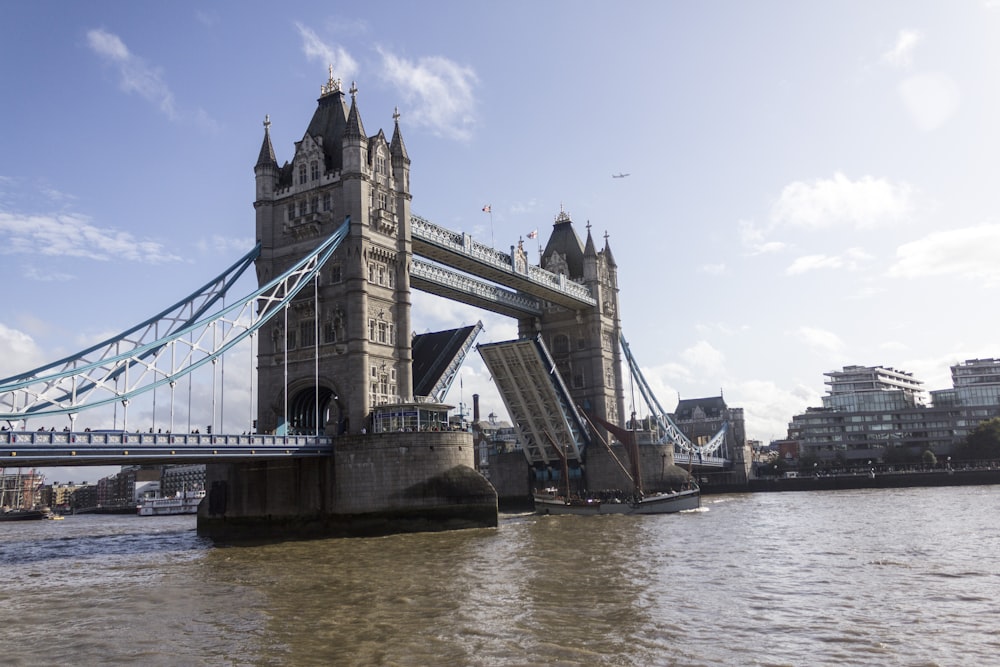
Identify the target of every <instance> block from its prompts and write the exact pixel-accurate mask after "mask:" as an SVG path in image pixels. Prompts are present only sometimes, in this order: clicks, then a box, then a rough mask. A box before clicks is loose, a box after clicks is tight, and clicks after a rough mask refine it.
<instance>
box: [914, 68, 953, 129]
mask: <svg viewBox="0 0 1000 667" xmlns="http://www.w3.org/2000/svg"><path fill="white" fill-rule="evenodd" d="M899 96H900V97H901V98H902V100H903V106H904V107H905V108H906V111H907V113H909V115H910V119H911V120H912V121H913V124H914V125H916V126H917V128H918V129H920V130H923V131H925V132H928V131H930V130H935V129H937V128H939V127H941V126H942V125H944V124H945V123H947V122H948V121H949V120H951V118H952V117H953V116H954V115H955V113H956V112H957V111H958V107H959V103H960V101H961V94H960V92H959V89H958V84H957V83H955V82H954V81H953V80H952V79H951V78H950V77H948V76H946V75H944V74H933V73H932V74H915V75H913V76H911V77H908V78H906V79H905V80H903V82H902V83H900V84H899Z"/></svg>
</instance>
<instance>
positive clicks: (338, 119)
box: [306, 89, 347, 170]
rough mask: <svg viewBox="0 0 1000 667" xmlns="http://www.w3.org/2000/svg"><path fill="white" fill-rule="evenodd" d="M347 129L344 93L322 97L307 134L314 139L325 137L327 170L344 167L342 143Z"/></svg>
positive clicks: (339, 92) (337, 91)
mask: <svg viewBox="0 0 1000 667" xmlns="http://www.w3.org/2000/svg"><path fill="white" fill-rule="evenodd" d="M346 128H347V105H346V104H345V102H344V93H343V92H342V91H340V90H339V89H338V90H336V91H334V92H330V93H327V94H326V95H323V96H322V97H320V98H319V99H318V100H317V105H316V111H315V113H313V117H312V120H311V121H309V127H308V128H307V129H306V132H308V133H309V136H311V137H313V138H316V137H323V153H324V154H325V156H326V168H327V170H331V169H334V170H336V169H340V168H341V167H343V157H344V155H343V150H342V145H343V144H342V142H341V141H342V139H343V137H344V131H345V129H346Z"/></svg>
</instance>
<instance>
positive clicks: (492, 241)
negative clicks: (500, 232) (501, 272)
mask: <svg viewBox="0 0 1000 667" xmlns="http://www.w3.org/2000/svg"><path fill="white" fill-rule="evenodd" d="M483 213H489V214H490V247H491V248H493V249H494V250H496V249H497V243H496V239H494V238H493V205H492V204H487V205H486V206H484V207H483Z"/></svg>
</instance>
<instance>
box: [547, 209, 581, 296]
mask: <svg viewBox="0 0 1000 667" xmlns="http://www.w3.org/2000/svg"><path fill="white" fill-rule="evenodd" d="M553 252H558V253H559V254H560V255H562V256H563V257H565V258H566V264H567V266H568V267H569V277H570V278H571V279H573V280H579V279H582V278H583V243H581V242H580V237H579V236H577V235H576V230H575V229H573V221H572V220H570V218H569V215H568V214H566V213H565V212H560V213H559V215H558V216H556V221H555V224H553V225H552V235H551V236H549V241H548V243H546V244H545V252H543V253H542V256H543V257H544V258H545V261H548V259H549V257H550V256H551V255H552V253H553Z"/></svg>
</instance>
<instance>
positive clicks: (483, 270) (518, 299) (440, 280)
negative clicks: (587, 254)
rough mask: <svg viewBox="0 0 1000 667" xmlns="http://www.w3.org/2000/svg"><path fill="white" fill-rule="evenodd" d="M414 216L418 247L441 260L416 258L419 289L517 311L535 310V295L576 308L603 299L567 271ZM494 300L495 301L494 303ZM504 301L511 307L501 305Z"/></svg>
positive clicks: (415, 282)
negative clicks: (550, 268) (536, 263)
mask: <svg viewBox="0 0 1000 667" xmlns="http://www.w3.org/2000/svg"><path fill="white" fill-rule="evenodd" d="M410 218H411V223H412V238H413V253H414V254H415V255H417V256H418V257H423V258H426V259H429V260H432V261H433V262H436V263H437V265H440V266H435V265H432V264H428V263H422V264H421V263H418V262H414V266H415V267H417V268H415V270H414V272H413V273H414V274H415V275H414V276H411V280H412V281H413V282H412V284H413V286H414V287H417V288H418V289H424V290H426V291H430V292H432V293H435V294H440V295H441V296H447V297H448V298H451V299H455V300H456V301H462V302H464V303H470V304H472V305H476V306H480V307H484V308H488V309H490V310H494V312H500V313H503V314H507V315H512V316H514V317H517V316H518V315H519V314H524V313H525V312H527V313H528V314H531V311H532V309H534V308H537V307H538V304H537V301H536V302H535V303H532V302H533V301H534V300H533V299H532V298H531V297H534V299H542V300H544V301H548V302H550V303H554V304H556V305H558V306H562V307H563V308H568V309H570V310H579V309H581V308H594V307H595V306H596V305H597V301H596V300H595V299H594V297H593V295H592V294H591V293H590V290H589V289H588V288H587V287H585V286H583V285H580V284H579V283H575V282H573V281H572V280H569V279H568V278H567V277H566V276H564V275H559V274H555V273H552V272H551V271H546V270H545V269H542V268H540V267H537V266H533V265H532V264H530V263H529V262H527V261H517V260H516V259H515V258H514V257H512V256H511V255H509V254H507V253H504V252H500V251H499V250H496V249H495V248H489V247H487V246H485V245H483V244H481V243H478V242H476V241H475V240H473V238H472V237H471V236H470V235H468V234H466V233H464V232H453V231H451V230H449V229H445V228H444V227H440V226H438V225H435V224H434V223H432V222H430V221H429V220H426V219H424V218H421V217H420V216H416V215H412V216H410ZM442 267H450V268H451V269H457V270H458V271H462V272H464V273H466V274H469V275H470V276H477V277H479V278H484V279H486V280H489V281H492V282H493V283H496V284H497V285H502V286H504V287H507V288H510V289H511V290H513V292H511V291H509V290H501V289H497V288H496V286H495V285H493V286H491V285H489V283H485V282H483V281H477V280H475V279H474V278H468V277H463V276H462V275H461V274H459V273H457V272H455V271H449V270H447V269H445V268H442ZM526 295H527V296H526ZM491 303H492V304H494V306H495V307H490V305H488V304H491ZM500 307H502V308H504V309H506V310H498V309H497V308H500Z"/></svg>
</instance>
